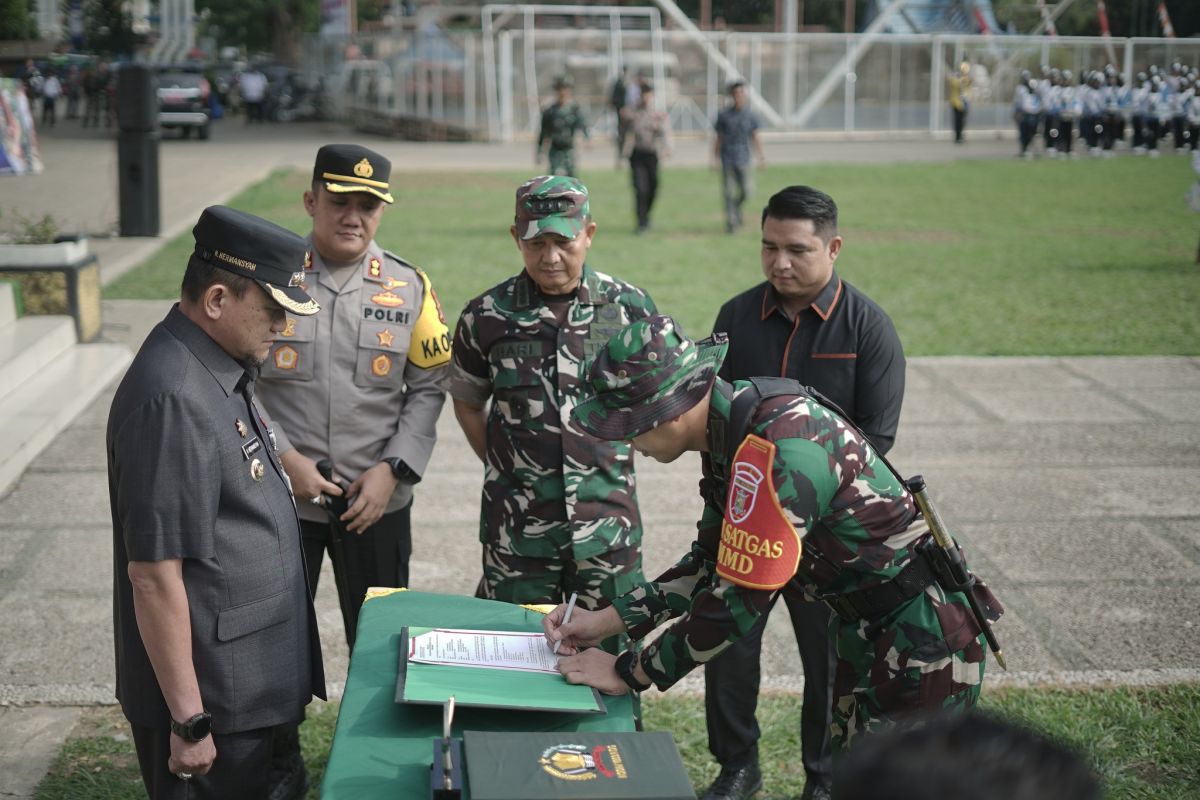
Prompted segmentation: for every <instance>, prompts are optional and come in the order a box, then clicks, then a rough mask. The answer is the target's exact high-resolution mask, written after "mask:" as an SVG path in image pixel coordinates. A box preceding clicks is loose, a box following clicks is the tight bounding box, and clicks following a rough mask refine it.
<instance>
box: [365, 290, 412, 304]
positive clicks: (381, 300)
mask: <svg viewBox="0 0 1200 800" xmlns="http://www.w3.org/2000/svg"><path fill="white" fill-rule="evenodd" d="M371 302H372V303H374V304H375V305H377V306H383V307H384V308H395V307H396V306H402V305H404V298H403V297H401V296H400V295H398V294H396V293H395V292H392V291H390V290H388V291H383V292H379V293H378V294H373V295H371Z"/></svg>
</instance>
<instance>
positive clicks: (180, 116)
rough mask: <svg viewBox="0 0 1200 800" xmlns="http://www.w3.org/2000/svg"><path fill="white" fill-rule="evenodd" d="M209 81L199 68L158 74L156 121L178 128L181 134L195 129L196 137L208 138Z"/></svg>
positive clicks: (184, 134)
mask: <svg viewBox="0 0 1200 800" xmlns="http://www.w3.org/2000/svg"><path fill="white" fill-rule="evenodd" d="M211 90H212V89H211V87H210V86H209V85H208V81H207V80H205V78H204V76H203V75H201V74H200V73H198V72H183V71H176V70H169V71H166V72H163V73H161V74H159V76H158V124H159V125H160V126H161V127H163V128H178V129H179V131H180V133H181V135H182V136H183V138H185V139H186V138H187V137H189V136H191V135H192V131H193V130H195V131H196V137H197V138H198V139H207V138H208V128H209V125H210V124H211V123H212V116H211V115H212V111H211V109H210V107H209V102H208V100H209V98H208V94H209V92H210V91H211Z"/></svg>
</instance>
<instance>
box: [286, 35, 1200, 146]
mask: <svg viewBox="0 0 1200 800" xmlns="http://www.w3.org/2000/svg"><path fill="white" fill-rule="evenodd" d="M650 16H652V15H647V21H646V22H644V23H643V24H642V25H641V26H640V27H631V28H628V29H626V28H625V27H624V25H626V24H627V23H624V22H621V23H613V22H612V20H613V19H614V18H613V17H611V16H608V17H606V16H604V15H592V16H586V17H581V18H580V20H581V21H579V22H578V25H577V26H576V27H553V28H536V29H533V28H531V27H530V26H529V25H528V24H513V25H511V26H509V27H504V26H492V29H491V32H490V35H489V36H485V35H484V33H483V31H480V30H453V29H450V30H446V29H442V28H438V27H435V26H432V25H430V26H426V27H425V28H424V29H423V30H419V31H406V32H403V33H400V34H395V35H371V36H358V37H355V38H354V39H353V40H352V41H351V40H348V39H340V40H339V39H328V38H326V39H317V38H315V37H314V38H313V40H312V41H310V42H309V43H308V46H307V47H306V55H307V56H308V67H309V68H310V69H312V70H313V71H315V72H317V73H319V74H320V75H321V76H322V77H323V79H324V81H325V86H326V90H327V91H328V92H329V96H330V97H331V98H332V100H333V103H334V108H335V109H336V111H337V112H338V113H339V114H340V115H341V116H343V117H345V118H347V119H350V120H355V121H360V120H362V119H365V118H368V117H373V118H380V117H383V118H397V117H404V118H409V119H415V120H422V121H427V122H429V123H431V124H434V125H437V126H443V127H445V128H447V129H457V130H459V131H461V132H464V133H467V134H469V135H471V136H474V137H477V138H485V139H491V140H503V141H508V140H511V139H513V138H518V137H526V136H530V135H536V132H537V125H538V113H537V112H538V109H539V107H540V106H541V105H543V104H544V103H546V102H548V99H549V94H550V84H551V81H552V80H553V78H554V76H556V75H558V74H562V73H569V74H570V75H571V77H572V78H574V81H575V98H576V100H577V101H578V102H579V103H580V105H581V106H582V107H583V109H584V111H585V113H586V114H587V116H588V119H589V120H590V121H591V123H592V127H593V129H594V130H597V131H599V132H601V133H603V132H606V131H608V130H610V129H611V128H612V126H613V124H614V120H613V115H612V114H611V112H610V111H609V109H608V107H607V104H608V97H609V87H610V86H611V82H612V80H613V78H614V77H615V75H616V74H617V72H618V71H619V70H620V68H621V66H622V65H624V66H628V67H629V68H630V70H631V72H633V73H637V72H640V73H642V74H643V75H644V76H646V77H647V78H649V79H652V80H656V83H657V84H658V87H657V88H658V92H657V94H658V96H659V98H660V100H661V101H662V102H664V103H665V104H666V108H667V109H668V110H669V111H670V112H671V118H672V121H673V122H674V124H675V126H676V128H677V130H680V131H685V132H686V131H703V130H706V129H707V128H708V127H709V126H710V125H711V120H712V119H713V118H714V117H715V116H716V113H717V111H718V110H719V109H720V107H721V104H722V103H723V102H724V87H725V84H726V83H727V81H728V80H729V79H730V78H731V77H732V74H731V73H730V69H729V68H732V69H733V70H734V71H736V73H737V75H738V76H739V77H741V78H743V79H744V80H745V81H746V82H747V84H748V86H749V87H750V89H751V95H752V97H753V98H754V102H755V103H756V105H757V107H758V108H759V109H760V110H763V111H766V112H768V113H764V114H761V115H760V117H762V119H763V122H764V125H765V126H766V127H767V128H768V129H774V130H784V131H796V130H807V131H846V132H853V131H885V132H886V131H892V132H911V131H928V132H930V133H933V134H937V133H939V132H941V131H944V130H945V129H946V128H948V127H949V112H948V108H947V103H946V99H945V96H946V81H947V79H948V78H949V77H950V75H951V74H952V72H953V71H954V70H955V69H956V68H957V65H958V64H960V63H962V62H963V61H967V62H969V63H970V64H971V65H972V78H973V82H974V86H973V87H972V101H973V102H972V110H971V114H970V117H969V119H968V129H972V128H973V129H996V128H1008V127H1011V118H1012V115H1011V101H1012V96H1013V92H1014V89H1015V85H1016V80H1017V76H1018V75H1019V74H1020V71H1021V70H1022V69H1028V70H1030V71H1031V72H1034V73H1035V74H1036V73H1037V71H1038V69H1039V67H1040V66H1041V65H1043V64H1048V65H1051V66H1054V67H1058V68H1060V69H1070V70H1072V71H1073V72H1074V73H1075V75H1076V76H1078V75H1079V74H1080V73H1082V72H1083V71H1085V70H1087V69H1099V68H1102V67H1104V66H1105V65H1106V64H1108V63H1113V64H1114V66H1116V67H1117V69H1118V70H1120V71H1121V72H1122V73H1123V74H1124V75H1125V77H1126V80H1129V79H1131V78H1132V76H1133V75H1134V74H1135V73H1136V72H1138V71H1140V70H1143V69H1145V68H1146V67H1148V66H1149V65H1150V64H1158V65H1159V66H1160V67H1163V68H1166V67H1167V66H1168V65H1169V64H1170V63H1171V62H1173V61H1181V62H1183V63H1185V64H1190V65H1197V64H1200V40H1198V39H1142V38H1139V39H1104V38H1100V37H1095V38H1088V37H1048V36H940V35H939V36H917V35H885V36H876V37H873V38H872V40H871V41H870V43H869V47H867V46H864V45H865V43H864V40H863V38H862V35H850V36H847V35H843V34H776V33H737V32H703V33H702V34H701V36H700V37H699V39H698V38H697V35H696V34H695V33H694V32H683V31H678V30H663V29H662V28H661V26H659V25H658V24H657V17H654V19H652V20H651V19H649V17H650ZM350 45H353V49H354V51H355V52H356V56H357V57H356V58H355V59H353V60H346V59H345V58H344V54H345V53H346V52H347V50H348V48H349V46H350ZM847 56H849V57H847ZM835 70H840V72H841V74H840V76H835V77H837V86H836V88H835V89H834V90H833V91H832V92H829V93H828V95H827V96H826V97H825V98H824V100H823V102H821V103H820V104H819V105H817V106H816V107H815V108H805V109H804V118H803V120H800V119H799V116H798V112H799V111H800V110H801V109H802V108H803V107H804V106H805V100H806V99H808V98H810V97H811V96H812V93H813V91H814V89H815V88H816V87H817V86H818V85H819V84H821V83H823V82H825V83H828V80H829V77H830V75H831V72H833V71H835ZM808 105H809V106H812V103H809V104H808Z"/></svg>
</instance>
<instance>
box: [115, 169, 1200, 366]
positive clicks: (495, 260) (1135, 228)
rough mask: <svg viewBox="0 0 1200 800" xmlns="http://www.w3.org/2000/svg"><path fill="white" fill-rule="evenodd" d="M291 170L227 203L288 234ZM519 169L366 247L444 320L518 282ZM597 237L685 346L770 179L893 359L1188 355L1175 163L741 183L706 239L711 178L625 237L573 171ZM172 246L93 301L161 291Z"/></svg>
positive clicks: (773, 175) (297, 183)
mask: <svg viewBox="0 0 1200 800" xmlns="http://www.w3.org/2000/svg"><path fill="white" fill-rule="evenodd" d="M308 175H309V173H307V172H296V171H292V172H283V173H277V174H275V175H273V176H271V177H270V178H269V179H267V180H266V181H264V182H262V183H260V184H258V185H256V186H253V187H251V188H250V189H248V190H247V191H245V192H243V193H242V194H241V195H239V196H238V197H237V198H235V199H234V200H233V202H232V205H234V206H236V207H238V208H241V209H245V210H247V211H252V212H254V213H257V214H259V215H261V216H264V217H266V218H268V219H270V220H273V221H275V222H277V223H279V224H281V225H284V226H286V227H288V228H291V229H292V230H295V231H297V232H300V233H303V232H306V231H307V230H308V227H309V225H308V219H307V217H306V216H305V214H304V210H303V207H302V205H301V202H300V195H301V193H302V192H303V191H304V189H305V188H306V182H307V180H308ZM527 177H528V175H527V174H526V173H519V172H494V173H493V172H488V173H475V174H470V175H468V174H466V173H461V172H460V173H414V174H408V175H403V176H399V177H398V179H397V180H396V186H395V187H394V188H395V192H394V193H395V194H396V204H395V206H394V207H392V208H390V209H388V211H387V212H386V213H385V216H384V223H383V225H382V226H381V228H380V231H379V235H378V237H377V238H378V240H379V241H380V243H381V244H382V245H383V246H384V247H386V248H388V249H390V250H393V251H394V252H396V253H399V254H400V255H402V256H404V257H405V258H407V259H409V260H411V261H413V262H415V263H417V264H420V265H421V266H424V267H426V268H427V269H428V271H429V272H430V274H431V275H432V277H433V280H434V283H435V286H436V287H437V289H438V292H439V294H440V295H441V298H442V301H443V305H444V306H445V308H446V310H447V314H448V316H451V317H456V316H457V312H458V310H459V309H461V308H462V305H463V303H464V302H465V301H466V300H468V299H469V298H470V297H472V296H474V295H476V294H479V293H480V292H482V291H483V290H485V289H486V288H488V287H490V286H492V285H493V284H495V283H497V282H498V281H500V280H502V279H503V278H505V277H507V276H509V275H511V274H514V273H516V272H517V270H519V269H520V258H519V255H518V253H517V251H516V248H515V245H513V243H512V241H511V239H509V236H508V230H507V228H508V225H509V224H510V222H511V219H512V197H513V191H514V190H515V188H516V187H517V185H518V184H519V183H520V182H521V181H522V180H523V179H525V178H527ZM584 178H585V180H586V182H587V183H588V185H589V188H590V190H591V196H592V213H593V216H594V217H595V219H596V221H597V223H598V225H599V231H598V233H597V236H596V240H595V243H594V244H593V247H592V251H591V254H590V258H589V263H590V264H592V265H593V266H594V267H596V268H597V269H601V270H604V271H607V272H610V273H612V274H614V275H617V276H619V277H622V278H625V279H627V280H630V281H632V282H634V283H636V284H638V285H640V286H642V287H643V288H645V289H646V290H648V291H649V292H650V293H651V294H652V295H653V297H654V298H655V300H656V301H657V303H658V306H659V308H660V309H661V310H662V311H664V312H666V313H670V314H672V315H674V316H676V317H677V318H679V319H680V320H681V321H682V322H683V323H684V326H685V327H686V328H687V329H688V330H689V331H690V332H692V333H693V334H703V333H706V332H707V331H708V329H709V328H710V326H711V325H712V321H713V319H714V318H715V316H716V311H717V308H718V307H719V306H720V304H721V303H722V302H724V301H725V300H726V299H728V298H729V297H731V296H732V295H733V294H734V293H736V292H738V291H740V290H742V289H745V288H748V287H750V286H753V285H754V284H756V283H758V282H759V281H760V280H761V274H760V272H759V266H758V235H757V234H758V225H757V221H756V219H754V216H755V212H754V209H758V208H761V206H762V204H763V203H764V202H765V200H766V197H767V196H768V195H769V194H770V193H771V192H772V191H774V190H776V189H778V188H779V187H782V186H784V185H787V184H789V183H809V184H811V185H813V186H817V187H819V188H821V189H823V190H825V191H828V192H829V193H830V194H832V195H833V197H834V198H835V199H836V200H837V201H838V204H839V206H840V207H841V209H842V214H841V231H842V234H843V236H844V237H845V240H846V244H845V247H844V248H843V250H842V254H841V256H840V258H839V259H838V262H837V264H838V270H839V272H840V273H841V275H842V276H843V277H844V278H846V279H847V280H849V281H850V282H851V283H854V284H855V285H857V286H858V287H859V288H861V289H863V290H864V291H866V292H867V293H868V294H869V295H870V296H871V297H872V298H874V299H875V300H876V301H877V302H879V303H880V304H881V305H882V306H883V307H884V308H885V309H886V310H887V311H888V313H889V314H890V315H891V316H892V318H893V319H894V320H895V322H896V327H897V328H898V330H899V332H900V337H901V339H902V340H903V342H904V345H905V349H906V351H907V352H908V353H909V354H910V355H947V354H958V355H1148V354H1159V355H1161V354H1178V355H1196V354H1200V313H1198V312H1197V309H1198V308H1200V266H1197V265H1196V264H1195V263H1194V262H1195V257H1196V243H1197V235H1198V231H1200V217H1197V216H1196V215H1195V214H1193V213H1192V212H1191V211H1189V210H1188V208H1187V205H1186V203H1185V202H1184V199H1183V196H1184V193H1185V191H1186V190H1187V188H1188V186H1189V185H1190V183H1191V182H1192V181H1194V180H1195V175H1194V174H1193V173H1192V171H1191V169H1190V166H1189V164H1188V162H1187V160H1186V159H1183V158H1174V157H1167V158H1162V159H1158V160H1156V161H1150V160H1147V159H1134V158H1119V159H1114V160H1112V161H1091V160H1082V161H1071V162H1046V161H1041V162H1007V161H977V162H959V163H948V164H934V165H930V164H898V165H888V166H878V165H871V166H818V165H814V166H811V167H810V166H803V167H800V166H789V167H769V168H767V169H764V170H760V171H759V173H758V176H757V183H758V186H759V190H758V193H757V195H756V197H755V199H753V200H751V201H750V202H749V203H748V207H749V209H751V211H750V217H751V218H752V219H750V224H749V225H748V226H747V227H746V229H744V230H743V231H742V232H740V233H739V234H737V235H734V236H728V235H725V234H724V233H723V225H722V218H721V213H720V208H719V206H720V203H719V196H718V187H717V183H718V180H717V176H716V174H715V173H713V172H711V171H708V170H704V169H683V168H679V169H672V168H667V169H666V170H664V174H663V186H662V187H661V189H660V195H659V200H658V205H657V207H656V209H655V212H654V230H653V231H652V233H651V234H650V235H648V236H644V237H639V236H634V235H633V218H632V210H631V209H632V190H631V189H630V187H629V185H628V181H629V177H628V172H625V171H623V172H613V171H605V172H596V173H595V174H589V175H585V176H584ZM191 248H192V238H191V234H190V232H189V233H186V234H184V235H182V236H180V237H178V238H177V239H175V240H174V241H172V242H170V243H168V244H167V245H166V246H165V247H164V248H163V249H162V250H161V251H160V253H159V254H158V255H157V256H155V257H154V258H153V259H152V260H151V262H150V263H148V264H147V265H144V266H143V267H142V268H140V269H138V270H136V271H134V272H132V273H129V274H127V275H125V276H123V277H122V278H121V279H119V280H118V281H116V282H115V283H114V284H112V285H111V286H109V287H108V288H107V289H106V290H105V296H106V297H109V298H171V297H178V294H179V280H180V277H181V276H182V272H183V267H184V264H185V263H186V260H187V256H188V254H189V253H190V251H191Z"/></svg>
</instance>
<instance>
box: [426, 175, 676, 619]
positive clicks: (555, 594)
mask: <svg viewBox="0 0 1200 800" xmlns="http://www.w3.org/2000/svg"><path fill="white" fill-rule="evenodd" d="M595 231H596V224H595V223H594V222H592V219H591V213H590V210H589V205H588V194H587V188H586V187H585V186H584V185H583V184H582V183H580V182H579V181H578V180H576V179H574V178H566V177H556V176H548V175H547V176H543V177H539V178H534V179H532V180H530V181H528V182H527V183H525V184H523V185H522V186H521V187H520V188H519V189H517V195H516V220H515V224H514V225H513V226H512V228H511V233H512V237H513V239H514V240H515V241H516V243H517V249H518V250H519V251H520V252H521V256H522V258H523V260H524V264H525V268H524V270H523V271H522V272H521V273H520V274H518V275H516V276H515V277H512V278H509V279H508V280H506V281H504V282H503V283H501V284H500V285H498V286H496V287H494V288H492V289H489V290H488V291H487V292H485V293H484V294H482V295H480V296H479V297H477V298H475V299H474V300H471V301H470V302H469V303H467V305H466V308H465V309H464V310H463V313H462V317H461V318H460V319H459V321H458V327H457V329H456V331H455V334H454V343H453V346H452V348H451V351H452V354H453V356H452V357H453V360H452V366H451V372H450V379H449V382H448V383H449V386H448V388H449V392H450V394H451V396H452V397H453V398H454V412H455V415H456V416H457V418H458V421H459V424H460V425H461V426H462V429H463V432H464V433H465V434H466V435H467V439H468V440H469V441H470V443H471V446H472V447H473V448H474V450H475V452H476V454H477V455H478V456H479V458H480V459H481V460H482V461H483V462H484V466H485V469H484V483H483V503H482V510H481V514H480V524H479V538H480V540H481V541H482V542H483V579H482V581H481V582H480V586H479V592H478V594H479V596H480V597H488V598H492V599H497V600H504V601H507V602H511V603H556V602H560V601H561V600H562V598H563V597H565V596H566V595H568V594H569V593H570V592H572V591H578V592H579V605H580V606H581V607H583V608H592V607H594V606H595V604H596V603H597V602H598V601H599V600H600V599H601V598H602V597H615V596H616V595H618V594H621V593H623V592H625V591H628V590H629V589H631V588H633V587H634V586H636V585H638V584H639V583H641V581H643V580H644V576H643V575H642V570H641V538H642V526H641V517H640V515H639V513H638V505H637V496H636V494H635V491H634V471H633V448H632V447H631V446H630V445H629V444H628V443H626V442H607V441H600V440H598V439H595V438H593V437H592V436H589V435H588V434H586V433H584V432H583V431H582V430H581V429H580V428H579V427H578V426H577V425H575V424H574V423H573V422H572V421H571V410H572V409H573V408H574V407H575V404H576V402H577V400H578V398H579V396H580V393H581V392H582V390H583V388H584V385H583V372H584V366H583V365H584V359H587V358H590V357H592V356H594V355H595V354H596V353H597V352H598V351H599V350H600V349H601V348H602V347H603V346H604V344H605V343H606V342H607V341H608V340H609V339H610V338H611V337H612V336H613V335H615V334H616V333H617V332H618V331H620V330H621V329H622V328H623V327H624V326H625V325H627V324H628V323H630V322H632V321H634V320H638V319H643V318H645V317H647V316H649V315H651V314H653V313H655V307H654V302H653V301H652V300H651V299H650V297H649V296H648V295H647V294H646V293H645V292H643V291H641V290H640V289H638V288H637V287H636V286H632V285H630V284H628V283H625V282H623V281H619V280H617V279H615V278H612V277H609V276H608V275H605V274H603V273H600V272H596V271H595V270H593V269H591V268H590V267H588V266H586V265H585V264H584V259H585V257H586V255H587V251H588V248H589V247H591V243H592V237H593V235H594V234H595ZM489 398H491V400H492V403H491V409H490V410H488V409H487V408H486V405H487V402H488V399H489Z"/></svg>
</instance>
